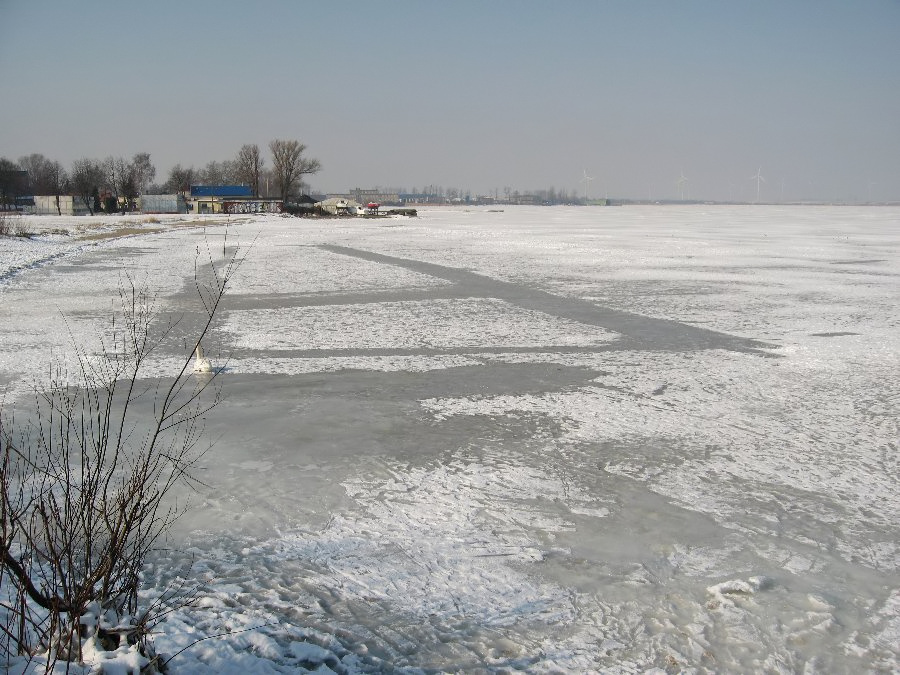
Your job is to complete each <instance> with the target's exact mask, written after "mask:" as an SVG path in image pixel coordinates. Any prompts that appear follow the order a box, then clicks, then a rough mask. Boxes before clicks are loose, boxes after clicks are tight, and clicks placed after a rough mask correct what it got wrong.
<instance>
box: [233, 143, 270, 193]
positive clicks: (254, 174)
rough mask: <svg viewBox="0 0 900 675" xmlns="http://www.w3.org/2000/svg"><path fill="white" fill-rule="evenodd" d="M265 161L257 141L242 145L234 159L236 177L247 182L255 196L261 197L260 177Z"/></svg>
mask: <svg viewBox="0 0 900 675" xmlns="http://www.w3.org/2000/svg"><path fill="white" fill-rule="evenodd" d="M265 163H266V161H265V159H264V158H263V157H262V156H261V155H260V154H259V146H258V145H256V144H255V143H254V144H252V145H244V146H242V147H241V149H240V150H238V154H237V157H235V160H234V171H235V178H237V179H238V180H239V181H240V182H241V183H247V184H248V185H249V186H250V187H251V188H252V189H253V196H254V197H259V177H260V174H261V172H262V168H263V165H265Z"/></svg>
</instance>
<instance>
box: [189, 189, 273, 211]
mask: <svg viewBox="0 0 900 675" xmlns="http://www.w3.org/2000/svg"><path fill="white" fill-rule="evenodd" d="M188 209H189V210H190V211H192V212H194V213H235V214H237V213H281V211H282V202H281V200H280V199H260V198H259V197H256V196H255V195H254V194H253V188H251V187H250V186H249V185H191V196H190V200H189V201H188Z"/></svg>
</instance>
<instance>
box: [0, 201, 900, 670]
mask: <svg viewBox="0 0 900 675" xmlns="http://www.w3.org/2000/svg"><path fill="white" fill-rule="evenodd" d="M74 222H77V219H76V221H74ZM227 237H228V239H227V241H225V228H224V226H222V225H215V226H210V227H206V228H199V227H195V228H189V227H188V228H182V227H179V228H177V229H176V228H174V227H173V228H171V229H163V231H161V232H152V233H146V234H143V235H141V236H133V237H127V238H119V239H112V240H108V241H99V242H90V243H85V242H82V243H77V244H76V243H75V242H70V241H65V240H59V239H47V240H45V241H36V242H14V241H6V240H2V239H0V264H2V265H3V269H0V279H2V281H0V315H2V317H3V321H2V327H0V341H2V342H0V344H2V352H0V384H2V385H3V386H5V388H6V392H7V393H6V403H7V405H11V404H12V405H15V404H16V402H18V401H24V400H25V391H26V389H27V387H26V386H25V385H27V384H28V383H29V382H30V381H32V380H33V379H34V378H40V377H41V376H42V374H43V373H44V372H45V371H46V361H47V358H48V355H49V354H53V355H54V356H55V357H56V358H57V359H61V360H65V359H66V358H68V354H70V352H71V343H72V341H73V340H75V341H77V342H79V343H80V344H83V345H88V346H90V345H92V344H96V342H97V336H98V335H100V334H101V333H102V331H103V330H104V326H105V324H106V322H107V320H108V315H109V312H110V307H111V303H112V299H113V298H114V296H115V294H116V288H117V286H118V284H119V283H120V281H121V279H122V275H123V272H124V271H127V272H128V273H129V274H130V275H132V276H133V277H134V278H135V279H136V280H137V281H138V282H141V281H146V282H147V283H149V284H151V285H152V287H153V289H154V290H156V292H157V293H158V294H159V305H160V308H161V310H162V311H163V312H164V314H165V315H167V316H171V317H178V316H183V317H184V318H183V320H182V323H181V324H179V329H178V331H177V332H176V335H175V336H174V339H172V340H170V341H169V342H167V343H166V344H165V345H164V347H165V348H164V349H163V350H161V351H160V353H159V355H158V357H157V359H156V360H155V361H154V363H153V364H152V369H151V370H152V372H148V377H154V376H165V374H166V373H169V372H172V370H173V367H175V365H176V364H177V363H178V359H179V355H180V351H179V348H180V347H181V346H182V343H180V342H179V340H178V339H177V338H178V337H179V336H186V335H189V334H190V331H191V328H192V326H194V325H195V324H196V322H197V321H198V319H197V317H196V312H197V302H196V296H195V293H194V292H193V290H192V284H193V279H194V276H193V274H194V262H195V260H196V259H197V256H198V251H200V252H201V253H202V255H201V257H200V261H201V263H202V260H203V256H205V255H206V253H205V252H206V250H207V249H209V250H211V251H219V250H221V248H222V247H223V245H226V246H228V245H232V244H243V245H247V246H250V249H249V254H248V258H247V261H246V263H245V265H244V266H243V268H242V269H241V272H240V274H239V276H238V277H237V278H236V280H235V284H234V286H233V288H232V290H231V293H230V294H229V295H228V296H227V298H226V303H225V307H224V311H223V312H222V314H221V316H220V320H219V322H218V323H217V324H216V326H215V328H214V331H213V333H212V334H211V336H210V340H209V343H208V345H207V352H208V353H210V354H212V355H213V357H214V361H215V362H216V363H217V365H218V366H219V367H224V368H225V370H224V372H223V373H222V377H221V386H222V390H223V394H224V395H225V402H224V403H223V404H222V405H221V406H220V407H219V408H217V409H216V410H215V411H214V412H213V413H212V414H211V415H210V416H209V419H208V421H207V424H208V435H209V437H210V438H211V439H213V440H214V441H215V444H214V445H213V447H212V449H211V450H210V452H209V453H208V454H207V456H206V458H205V461H204V467H203V470H202V475H201V478H202V480H203V481H204V483H205V485H206V486H207V487H204V488H201V490H200V491H199V493H197V494H190V495H189V494H185V497H188V498H190V499H191V505H192V508H191V510H190V512H189V513H188V515H187V516H186V517H185V518H184V519H183V520H182V521H181V522H180V523H179V524H178V527H177V530H176V531H175V532H174V533H173V539H172V541H171V542H169V544H168V548H167V550H166V551H165V552H160V554H159V555H158V556H157V557H156V558H155V559H154V564H153V565H152V566H151V568H150V569H148V570H147V582H148V590H147V595H148V597H152V596H154V595H155V594H157V593H158V592H160V591H161V590H162V588H164V587H165V586H166V585H167V584H171V582H172V579H173V578H175V577H176V576H177V575H194V576H198V577H199V578H201V579H202V580H204V581H205V582H206V584H207V591H206V593H205V599H204V601H203V602H202V603H201V605H200V606H198V607H195V608H192V609H185V610H181V611H179V612H177V613H175V614H174V615H172V617H171V618H170V620H169V621H168V622H167V623H166V624H164V625H163V626H162V630H163V633H162V634H161V635H160V636H159V637H158V639H157V644H158V646H159V648H160V649H161V650H162V651H166V652H168V653H173V652H175V651H178V649H180V648H181V647H182V646H185V645H187V644H188V643H189V642H190V641H191V640H193V639H197V638H198V637H203V636H204V635H213V634H217V633H221V632H224V631H228V630H238V629H241V628H246V627H251V626H257V625H263V624H266V625H265V627H263V628H260V629H258V630H256V631H249V632H246V633H239V634H236V635H233V636H230V637H226V638H222V639H218V640H208V641H205V642H202V643H199V644H198V645H196V646H195V647H193V648H191V649H190V650H188V651H187V652H185V653H184V654H183V655H182V656H181V657H179V658H180V659H181V663H182V664H185V665H184V667H186V668H187V670H186V671H185V672H210V673H212V672H247V671H248V670H249V669H253V670H255V671H257V672H292V671H298V670H301V671H302V670H304V669H315V668H317V667H320V666H322V665H324V666H327V667H329V668H331V669H332V670H335V671H337V672H377V671H385V670H388V671H390V670H399V671H401V672H404V671H407V670H408V671H410V672H417V671H419V670H423V671H451V672H454V671H467V672H471V671H477V670H486V671H500V670H503V669H507V670H527V671H532V672H553V671H568V672H589V671H600V672H629V673H630V672H644V671H648V670H652V669H654V668H658V669H662V670H668V671H672V672H675V671H677V669H681V670H682V671H688V672H691V671H694V672H748V671H771V672H851V671H853V672H859V671H879V670H881V671H891V670H896V669H898V668H900V648H898V644H900V574H898V564H900V554H898V553H900V552H898V545H900V536H898V535H900V525H898V523H900V508H898V506H900V482H898V460H897V452H898V442H900V441H898V439H900V433H898V416H900V385H898V382H897V373H898V372H900V368H898V366H900V349H898V347H900V301H898V300H900V255H898V254H900V209H897V208H890V207H811V206H810V207H767V206H758V207H713V206H710V207H702V206H691V207H675V206H670V207H621V208H612V207H610V208H590V207H587V208H564V207H552V208H526V207H517V208H506V209H505V210H504V211H502V212H497V211H489V210H484V209H472V210H465V209H449V208H448V209H429V210H424V211H422V212H421V214H420V217H419V218H417V219H389V220H377V221H376V220H364V219H360V220H330V221H307V220H296V219H289V218H275V217H268V218H259V219H241V220H235V221H233V222H231V223H230V224H229V226H228V230H227ZM192 564H193V567H191V565H192ZM173 665H175V666H176V667H178V661H177V660H176V661H173Z"/></svg>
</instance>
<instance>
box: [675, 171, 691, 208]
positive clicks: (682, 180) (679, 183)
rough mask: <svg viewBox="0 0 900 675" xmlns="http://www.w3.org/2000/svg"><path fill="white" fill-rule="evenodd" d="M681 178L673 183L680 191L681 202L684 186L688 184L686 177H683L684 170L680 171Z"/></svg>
mask: <svg viewBox="0 0 900 675" xmlns="http://www.w3.org/2000/svg"><path fill="white" fill-rule="evenodd" d="M680 173H681V177H680V178H679V179H678V180H676V181H675V186H676V187H677V188H679V189H680V190H681V201H684V184H685V183H687V182H688V179H687V176H685V175H684V170H683V169H682V170H681V172H680Z"/></svg>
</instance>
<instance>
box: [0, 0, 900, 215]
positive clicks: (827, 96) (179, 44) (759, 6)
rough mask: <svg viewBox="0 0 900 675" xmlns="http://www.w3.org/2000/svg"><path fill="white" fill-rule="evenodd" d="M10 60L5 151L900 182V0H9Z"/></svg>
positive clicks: (444, 176) (537, 177) (892, 186)
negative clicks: (300, 150)
mask: <svg viewBox="0 0 900 675" xmlns="http://www.w3.org/2000/svg"><path fill="white" fill-rule="evenodd" d="M0 68H2V71H0V72H2V82H3V85H2V93H0V156H4V157H8V158H10V159H18V158H19V157H20V156H22V155H24V154H29V153H32V152H40V153H43V154H44V155H47V156H48V157H50V158H51V159H57V160H59V161H60V162H62V163H63V164H64V165H65V166H67V167H68V166H69V165H70V163H71V162H72V160H74V159H77V158H79V157H82V156H87V157H96V158H102V157H105V156H107V155H122V156H126V157H130V156H131V155H133V154H134V153H136V152H149V153H150V154H151V159H152V160H153V163H154V164H155V165H156V167H157V180H159V181H160V182H162V181H163V180H164V179H165V177H166V175H167V174H168V170H169V168H170V167H171V166H172V165H173V164H175V163H181V164H183V165H191V164H193V165H195V166H198V167H199V166H202V165H203V164H205V163H206V162H208V161H209V160H223V159H230V158H232V157H233V156H234V155H235V153H236V152H237V150H238V149H239V148H240V146H241V145H243V144H245V143H258V144H259V145H260V146H261V147H265V146H267V144H268V142H269V141H270V140H271V139H272V138H294V139H298V140H300V141H301V142H303V143H305V144H306V145H307V146H308V150H307V152H308V154H309V155H310V156H312V157H316V158H318V159H319V160H321V162H322V165H323V169H322V171H321V172H320V173H319V174H318V175H317V176H314V177H313V178H312V179H311V183H312V185H313V187H314V188H316V189H319V190H322V191H332V192H334V191H344V190H348V189H350V188H353V187H357V186H358V187H374V186H394V187H405V188H407V189H411V188H413V187H418V188H421V187H422V186H424V185H427V184H438V185H443V186H444V187H458V188H461V189H463V190H470V191H472V192H473V193H487V192H492V191H493V190H495V189H496V190H498V191H499V192H500V193H501V194H502V193H503V189H504V187H507V186H508V187H510V188H512V189H518V190H521V191H525V190H528V189H538V188H549V187H551V186H552V187H555V188H557V189H566V190H569V191H570V192H574V191H578V192H579V193H582V192H583V189H584V184H583V183H581V182H580V179H581V178H582V176H583V172H584V171H585V170H586V171H587V172H588V174H589V175H591V176H594V177H595V180H594V181H592V182H591V183H590V187H589V190H590V193H589V194H590V196H603V195H604V194H607V193H608V194H609V195H610V196H615V197H633V198H646V197H647V196H648V195H649V196H650V197H652V198H654V199H665V198H673V197H676V196H677V195H678V194H679V192H680V190H679V188H678V187H677V186H676V181H677V179H678V178H679V176H680V175H681V172H682V171H683V173H684V176H686V177H687V178H688V182H687V183H685V196H690V197H695V198H709V199H727V198H729V197H733V198H735V199H739V198H740V199H753V198H755V194H756V185H757V184H756V181H755V180H751V176H754V175H755V174H756V172H757V169H761V174H762V176H763V177H764V178H765V179H766V182H765V183H762V184H761V197H762V199H780V198H781V197H782V195H783V196H784V198H785V199H802V198H815V199H860V200H867V199H870V198H871V199H874V200H888V199H892V200H898V199H900V0H863V1H862V2H850V1H849V0H844V1H841V2H832V1H829V0H808V1H792V0H772V1H769V0H754V1H752V2H751V1H749V0H745V1H743V2H737V1H725V0H709V1H692V0H680V1H678V2H675V1H672V0H659V1H642V0H627V1H626V0H622V1H620V2H601V1H595V2H587V1H572V2H566V1H560V0H554V1H552V2H551V1H550V0H546V1H544V2H535V1H531V0H476V1H468V0H453V2H449V1H443V2H439V1H437V0H434V1H427V0H416V1H412V0H409V1H399V0H381V1H373V0H359V1H355V2H351V1H342V0H327V1H326V0H320V1H318V2H313V1H307V2H299V1H291V0H283V1H268V0H259V1H257V2H228V1H227V0H209V1H207V0H177V1H169V0H153V1H152V2H141V3H135V2H126V1H123V0H79V1H78V2H66V1H64V0H56V1H50V0H0ZM266 154H268V149H267V148H266Z"/></svg>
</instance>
